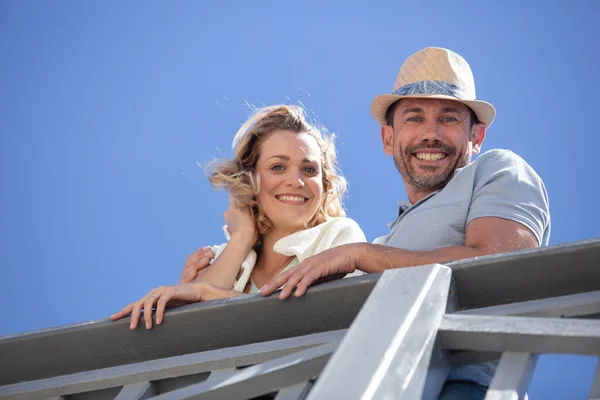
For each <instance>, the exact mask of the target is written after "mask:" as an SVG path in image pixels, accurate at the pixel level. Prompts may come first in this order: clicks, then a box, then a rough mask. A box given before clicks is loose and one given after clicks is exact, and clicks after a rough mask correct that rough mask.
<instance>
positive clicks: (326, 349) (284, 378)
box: [153, 340, 339, 400]
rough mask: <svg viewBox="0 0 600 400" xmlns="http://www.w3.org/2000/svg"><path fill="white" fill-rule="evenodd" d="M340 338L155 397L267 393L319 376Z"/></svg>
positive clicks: (231, 398) (172, 399) (232, 397)
mask: <svg viewBox="0 0 600 400" xmlns="http://www.w3.org/2000/svg"><path fill="white" fill-rule="evenodd" d="M338 344H339V341H337V340H332V341H330V342H328V343H325V344H322V345H320V346H318V347H314V348H310V349H306V350H302V351H299V352H297V353H294V354H290V355H287V356H284V357H281V358H278V359H276V360H271V361H267V362H265V363H262V364H258V365H254V366H252V367H248V368H245V369H242V370H239V371H237V372H236V373H233V374H231V375H229V376H223V377H221V379H217V378H215V379H214V380H210V381H206V382H202V383H197V384H194V385H190V386H188V387H185V388H182V389H178V390H174V391H172V392H168V393H165V394H161V395H158V396H156V397H154V398H153V399H155V400H167V399H169V400H179V399H202V400H211V399H214V400H220V399H228V400H236V399H240V400H242V399H248V398H251V397H255V396H259V395H262V394H266V393H268V392H269V391H274V390H277V389H280V388H285V387H288V386H291V385H294V384H296V383H301V382H306V381H308V380H309V379H313V378H314V377H316V376H318V375H319V373H320V372H321V370H322V368H323V367H324V366H325V364H326V363H327V360H329V357H331V354H332V353H333V352H334V351H335V349H336V347H337V346H338Z"/></svg>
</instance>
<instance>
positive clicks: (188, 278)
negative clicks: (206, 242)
mask: <svg viewBox="0 0 600 400" xmlns="http://www.w3.org/2000/svg"><path fill="white" fill-rule="evenodd" d="M214 256H215V253H214V252H213V251H212V250H211V248H210V246H206V247H203V248H201V249H200V250H196V251H195V252H194V253H192V254H190V255H189V257H188V258H187V260H186V262H185V266H184V267H183V272H182V273H181V278H180V279H179V283H180V284H182V283H190V282H192V281H193V280H194V279H196V277H197V276H198V273H199V272H200V271H202V270H203V269H204V268H206V267H208V265H209V261H210V259H211V258H213V257H214Z"/></svg>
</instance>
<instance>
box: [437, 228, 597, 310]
mask: <svg viewBox="0 0 600 400" xmlns="http://www.w3.org/2000/svg"><path fill="white" fill-rule="evenodd" d="M599 261H600V239H593V240H585V241H581V242H575V243H569V244H563V245H556V246H549V247H543V248H538V249H530V250H522V251H516V252H512V253H504V254H495V255H491V256H485V257H478V258H475V259H470V260H462V261H456V262H452V263H448V264H446V265H448V266H449V267H450V268H452V270H453V274H452V276H453V279H454V281H455V282H456V290H457V294H458V306H459V309H463V310H464V309H471V308H481V307H489V306H495V305H499V304H508V303H518V302H522V301H529V300H537V299H544V298H548V297H557V296H565V295H569V294H575V293H584V292H592V291H595V290H598V288H599V287H600V268H598V263H599Z"/></svg>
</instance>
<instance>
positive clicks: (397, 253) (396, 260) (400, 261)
mask: <svg viewBox="0 0 600 400" xmlns="http://www.w3.org/2000/svg"><path fill="white" fill-rule="evenodd" d="M355 246H356V250H355V254H356V263H357V267H356V268H357V269H360V270H361V271H365V272H381V271H385V270H386V269H392V268H404V267H414V266H417V265H426V264H434V263H444V262H449V261H455V260H462V259H465V258H472V257H479V256H484V255H488V254H492V253H494V250H493V249H491V248H487V247H471V246H455V247H443V248H440V249H436V250H431V251H410V250H404V249H400V248H396V247H389V246H382V245H378V244H369V243H362V244H359V245H355Z"/></svg>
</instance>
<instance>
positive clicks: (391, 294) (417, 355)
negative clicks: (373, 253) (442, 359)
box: [308, 264, 451, 399]
mask: <svg viewBox="0 0 600 400" xmlns="http://www.w3.org/2000/svg"><path fill="white" fill-rule="evenodd" d="M450 277H451V270H450V268H448V267H446V266H443V265H439V264H434V265H427V266H422V267H413V268H404V269H400V270H389V271H386V272H385V273H384V274H383V275H382V277H381V278H380V279H379V282H378V283H377V285H376V286H375V288H374V289H373V292H372V293H371V295H370V296H369V298H368V299H367V301H366V303H365V305H364V306H363V308H362V309H361V311H360V313H359V314H358V316H357V317H356V319H355V320H354V322H353V323H352V325H351V326H350V328H349V330H348V333H347V334H346V336H345V337H344V339H343V340H342V343H341V344H340V346H339V347H338V349H337V350H336V351H335V353H334V355H333V356H332V358H331V359H330V361H329V363H328V364H327V366H326V367H325V369H324V370H323V372H322V374H321V375H320V377H319V379H318V380H317V382H316V384H315V386H314V387H313V389H312V390H311V392H310V393H309V396H308V399H330V398H331V399H332V398H347V399H350V398H357V399H358V398H360V399H372V398H384V397H388V398H396V399H420V398H422V396H423V393H424V386H425V380H426V377H427V374H428V370H429V366H430V360H431V356H432V351H433V348H434V344H435V341H436V335H437V330H438V326H439V324H440V322H441V321H442V317H443V315H444V313H445V311H446V303H447V299H448V292H449V287H450ZM445 378H446V376H443V379H445ZM437 386H439V387H441V385H439V384H438V385H437ZM426 393H427V394H428V396H431V397H430V398H435V397H437V395H438V393H437V391H435V393H432V392H430V391H426Z"/></svg>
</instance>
